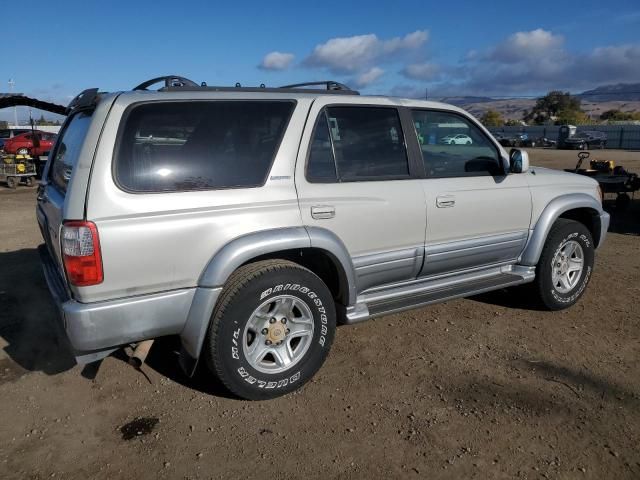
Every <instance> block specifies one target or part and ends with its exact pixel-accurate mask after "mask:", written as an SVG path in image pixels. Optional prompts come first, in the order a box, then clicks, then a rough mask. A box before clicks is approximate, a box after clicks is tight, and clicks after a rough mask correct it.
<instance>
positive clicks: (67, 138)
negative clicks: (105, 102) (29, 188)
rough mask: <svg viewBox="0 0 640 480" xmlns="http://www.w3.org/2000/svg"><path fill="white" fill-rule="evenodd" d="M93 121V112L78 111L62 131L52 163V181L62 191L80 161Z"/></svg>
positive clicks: (65, 188) (64, 189)
mask: <svg viewBox="0 0 640 480" xmlns="http://www.w3.org/2000/svg"><path fill="white" fill-rule="evenodd" d="M90 123H91V112H78V113H76V114H75V115H74V116H73V117H72V118H71V121H70V122H69V123H67V125H66V126H65V128H64V130H63V131H62V137H61V138H60V141H59V142H58V143H57V145H56V149H55V151H54V154H53V160H52V164H51V167H50V169H51V174H50V179H51V182H52V183H53V184H54V185H55V186H56V187H57V188H58V189H59V190H60V191H62V192H66V191H67V185H68V184H69V179H70V178H71V172H72V171H73V168H74V167H75V166H76V163H78V158H79V156H80V149H81V148H82V143H83V141H84V137H85V136H86V134H87V130H88V129H89V124H90Z"/></svg>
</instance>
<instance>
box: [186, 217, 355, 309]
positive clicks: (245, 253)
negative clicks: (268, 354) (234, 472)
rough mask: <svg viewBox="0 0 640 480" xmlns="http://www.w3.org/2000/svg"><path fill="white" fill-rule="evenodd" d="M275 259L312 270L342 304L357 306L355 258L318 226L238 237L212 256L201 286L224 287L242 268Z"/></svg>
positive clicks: (201, 278)
mask: <svg viewBox="0 0 640 480" xmlns="http://www.w3.org/2000/svg"><path fill="white" fill-rule="evenodd" d="M273 258H282V259H285V260H291V261H293V262H295V263H298V264H300V265H302V266H304V267H306V268H308V269H309V270H311V271H312V272H314V273H315V274H316V275H318V276H319V277H320V278H322V279H323V281H325V283H327V286H328V287H329V289H330V290H331V291H332V293H334V298H336V300H338V301H339V302H340V303H341V304H343V305H345V306H347V305H351V304H354V303H355V300H356V280H355V279H356V276H355V268H354V266H353V262H352V260H351V256H350V255H349V252H348V251H347V248H346V247H345V245H344V243H343V242H342V241H341V240H340V239H339V238H338V237H337V236H336V235H335V234H334V233H332V232H330V231H329V230H326V229H324V228H318V227H292V228H277V229H271V230H263V231H260V232H254V233H250V234H248V235H244V236H242V237H239V238H236V239H234V240H232V241H230V242H229V243H227V244H226V245H225V246H224V247H222V248H221V249H220V250H219V251H218V252H216V253H215V254H214V255H213V256H212V257H211V259H210V260H209V262H208V264H207V266H206V268H205V269H204V271H203V272H202V274H201V275H200V279H199V281H198V286H199V287H205V288H217V287H222V286H224V284H225V283H226V281H227V279H228V278H229V277H230V276H231V274H232V273H233V272H234V271H235V270H236V269H238V268H239V267H241V266H242V265H246V264H247V263H252V262H255V261H259V260H266V259H273Z"/></svg>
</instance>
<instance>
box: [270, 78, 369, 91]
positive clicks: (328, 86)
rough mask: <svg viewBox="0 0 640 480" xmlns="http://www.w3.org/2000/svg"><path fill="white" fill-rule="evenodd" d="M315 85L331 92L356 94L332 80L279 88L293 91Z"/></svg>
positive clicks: (342, 84)
mask: <svg viewBox="0 0 640 480" xmlns="http://www.w3.org/2000/svg"><path fill="white" fill-rule="evenodd" d="M316 85H324V86H325V88H326V89H327V90H332V91H336V90H337V91H347V92H352V93H355V94H358V93H359V92H356V91H355V90H351V89H350V88H349V87H347V86H346V85H345V84H344V83H340V82H334V81H333V80H323V81H322V82H307V83H294V84H293V85H283V86H282V87H280V88H287V89H294V88H304V87H315V86H316Z"/></svg>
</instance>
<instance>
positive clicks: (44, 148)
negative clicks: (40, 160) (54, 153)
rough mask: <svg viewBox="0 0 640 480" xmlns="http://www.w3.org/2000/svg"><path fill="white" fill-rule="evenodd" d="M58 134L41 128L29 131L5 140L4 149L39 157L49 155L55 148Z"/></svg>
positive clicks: (9, 151) (8, 151)
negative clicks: (43, 130)
mask: <svg viewBox="0 0 640 480" xmlns="http://www.w3.org/2000/svg"><path fill="white" fill-rule="evenodd" d="M55 141H56V135H55V134H53V133H48V132H42V131H40V130H34V131H31V130H30V131H28V132H26V133H22V134H20V135H16V136H14V137H13V138H8V139H6V140H5V142H4V151H5V152H7V153H14V154H18V155H31V156H33V157H39V156H42V155H47V154H48V153H49V151H50V150H51V149H52V148H53V144H54V143H55Z"/></svg>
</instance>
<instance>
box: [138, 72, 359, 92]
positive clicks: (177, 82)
mask: <svg viewBox="0 0 640 480" xmlns="http://www.w3.org/2000/svg"><path fill="white" fill-rule="evenodd" d="M160 82H164V86H163V87H161V88H160V89H159V90H158V91H160V92H171V91H203V90H204V91H209V92H211V91H213V92H237V91H242V92H270V93H283V92H290V93H293V92H295V93H300V92H308V93H315V94H318V93H324V94H343V95H360V92H358V91H356V90H351V89H350V88H349V87H348V86H346V85H345V84H343V83H340V82H334V81H333V80H324V81H322V82H308V83H296V84H293V85H284V86H282V87H266V86H265V84H264V83H262V84H260V86H259V87H243V86H242V85H240V84H239V83H236V84H235V86H233V87H219V86H211V87H210V86H208V85H207V84H206V83H205V82H202V83H201V84H200V85H198V84H197V83H196V82H194V81H193V80H189V79H188V78H184V77H180V76H178V75H166V76H163V77H156V78H152V79H151V80H147V81H146V82H143V83H141V84H140V85H138V86H137V87H135V88H134V90H147V89H148V88H149V87H150V86H151V85H154V84H156V83H160ZM315 86H323V87H324V88H307V87H315Z"/></svg>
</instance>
